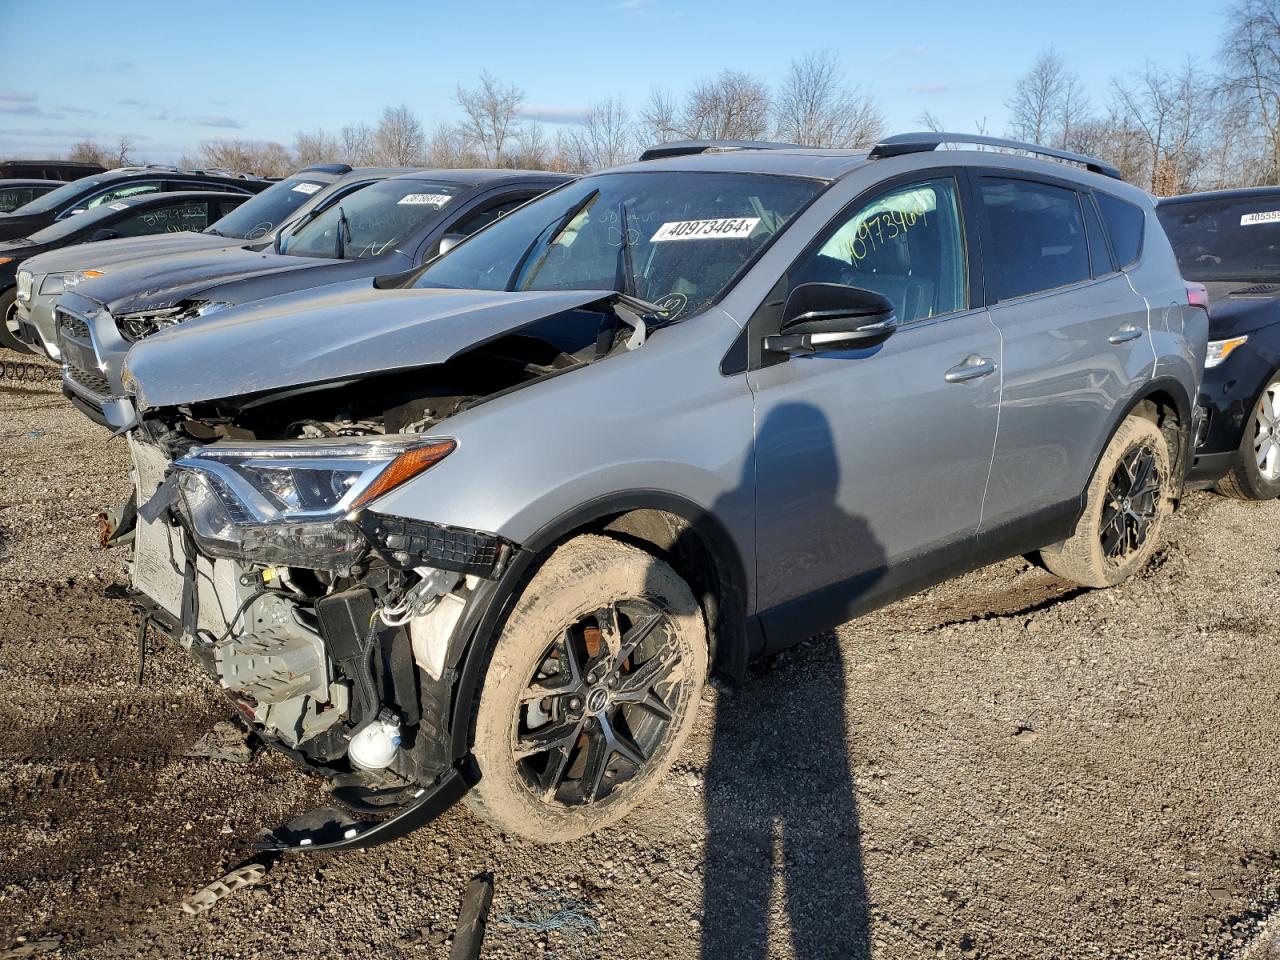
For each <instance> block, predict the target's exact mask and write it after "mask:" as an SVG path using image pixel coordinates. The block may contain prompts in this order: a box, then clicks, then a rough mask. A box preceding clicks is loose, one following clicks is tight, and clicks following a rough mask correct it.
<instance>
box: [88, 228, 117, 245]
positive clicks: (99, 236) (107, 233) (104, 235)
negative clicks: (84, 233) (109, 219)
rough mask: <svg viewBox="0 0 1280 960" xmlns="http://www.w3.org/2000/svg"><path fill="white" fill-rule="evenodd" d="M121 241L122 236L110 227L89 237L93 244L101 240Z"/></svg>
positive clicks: (100, 229) (101, 229)
mask: <svg viewBox="0 0 1280 960" xmlns="http://www.w3.org/2000/svg"><path fill="white" fill-rule="evenodd" d="M119 239H120V234H118V233H116V232H115V231H114V230H112V229H110V228H108V227H101V228H99V229H97V230H95V231H93V234H92V236H90V237H89V240H90V242H92V243H96V242H97V241H99V240H119Z"/></svg>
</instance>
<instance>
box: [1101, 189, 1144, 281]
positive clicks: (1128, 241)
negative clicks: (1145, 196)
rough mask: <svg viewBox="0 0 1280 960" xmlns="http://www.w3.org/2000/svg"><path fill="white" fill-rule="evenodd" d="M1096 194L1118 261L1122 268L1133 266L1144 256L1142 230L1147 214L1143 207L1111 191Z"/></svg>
mask: <svg viewBox="0 0 1280 960" xmlns="http://www.w3.org/2000/svg"><path fill="white" fill-rule="evenodd" d="M1095 196H1096V197H1097V198H1098V211H1099V212H1100V213H1101V214H1102V222H1103V223H1105V224H1106V225H1107V233H1108V234H1109V235H1110V236H1111V249H1112V250H1113V251H1114V252H1115V255H1116V262H1117V263H1118V264H1119V265H1120V269H1121V270H1123V269H1125V268H1126V267H1131V266H1133V265H1134V264H1135V263H1137V262H1138V257H1140V256H1142V232H1143V228H1144V226H1145V224H1146V221H1147V215H1146V214H1145V213H1144V212H1143V211H1142V208H1141V207H1137V206H1134V205H1133V204H1132V203H1129V202H1128V201H1127V200H1121V199H1120V198H1119V197H1113V196H1111V195H1110V194H1109V193H1097V194H1095Z"/></svg>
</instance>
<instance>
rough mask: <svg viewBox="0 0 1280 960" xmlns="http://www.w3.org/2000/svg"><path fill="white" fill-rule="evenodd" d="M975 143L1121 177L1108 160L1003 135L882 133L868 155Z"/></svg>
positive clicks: (876, 156) (877, 157) (878, 156)
mask: <svg viewBox="0 0 1280 960" xmlns="http://www.w3.org/2000/svg"><path fill="white" fill-rule="evenodd" d="M968 143H972V144H976V145H978V146H984V147H999V148H1000V149H1002V150H1019V151H1021V152H1023V153H1030V154H1032V155H1034V156H1037V157H1048V158H1049V159H1051V160H1062V161H1065V162H1066V163H1077V164H1079V165H1080V166H1082V167H1084V168H1085V169H1086V170H1088V171H1090V172H1091V173H1100V174H1102V176H1104V177H1111V178H1112V179H1113V180H1123V179H1124V177H1122V176H1121V175H1120V171H1119V170H1117V169H1116V168H1115V167H1113V166H1111V164H1109V163H1105V162H1103V161H1102V160H1099V159H1097V158H1096V157H1087V156H1085V155H1084V154H1083V153H1072V152H1070V151H1069V150H1055V149H1054V148H1053V147H1042V146H1040V145H1039V144H1035V143H1022V142H1021V141H1018V140H1006V139H1005V138H1003V137H988V136H984V135H982V134H977V133H900V134H897V135H896V136H893V137H885V138H884V139H883V140H881V141H880V142H879V143H877V144H876V145H875V146H874V147H872V148H871V153H870V154H869V155H868V158H869V159H871V160H883V159H885V158H886V157H900V156H903V155H904V154H908V153H928V152H929V151H930V150H936V149H938V147H940V146H942V145H943V144H968Z"/></svg>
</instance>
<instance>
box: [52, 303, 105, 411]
mask: <svg viewBox="0 0 1280 960" xmlns="http://www.w3.org/2000/svg"><path fill="white" fill-rule="evenodd" d="M54 316H55V318H56V320H57V336H58V347H59V349H60V350H61V351H62V374H63V376H64V377H66V378H67V379H68V380H70V381H71V382H72V383H74V384H75V385H77V386H79V387H80V388H81V389H83V390H87V391H88V392H89V393H92V394H94V395H95V396H98V397H102V398H103V399H106V398H107V397H110V396H111V383H110V381H109V380H107V378H106V377H104V376H103V375H102V373H101V371H99V370H98V364H97V356H98V354H97V351H96V350H94V348H93V338H92V337H91V336H90V335H89V324H87V323H86V322H85V321H84V320H82V319H81V318H80V317H77V316H76V315H75V314H72V313H67V311H65V310H63V309H61V308H60V307H56V308H54Z"/></svg>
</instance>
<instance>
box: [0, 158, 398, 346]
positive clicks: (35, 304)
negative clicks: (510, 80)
mask: <svg viewBox="0 0 1280 960" xmlns="http://www.w3.org/2000/svg"><path fill="white" fill-rule="evenodd" d="M412 169H413V168H411V167H356V168H352V167H349V166H347V165H346V164H320V165H317V166H314V167H306V168H305V169H303V170H299V171H298V172H297V173H295V174H293V175H292V176H290V177H288V178H286V179H284V180H282V181H280V182H279V183H275V184H272V185H271V186H270V187H268V188H267V189H266V190H263V191H262V192H261V193H260V194H258V195H257V196H256V197H253V198H251V199H249V200H248V201H247V202H246V203H244V204H243V205H241V206H240V207H238V208H237V209H236V210H235V211H234V212H232V213H231V214H228V215H227V216H226V217H224V218H223V219H221V220H219V221H218V222H217V223H214V224H212V225H211V226H209V227H208V228H206V229H205V230H204V231H202V232H200V233H181V234H164V235H156V236H148V237H126V238H123V239H120V240H105V241H103V242H101V243H98V244H95V245H94V246H93V247H92V248H91V249H89V250H81V249H74V248H73V249H66V250H61V251H55V252H53V253H46V254H41V255H40V256H37V257H32V258H30V259H29V260H28V261H27V262H26V263H25V264H24V265H23V268H22V270H21V271H20V274H21V273H26V274H28V276H27V277H26V278H24V277H23V276H21V275H19V277H18V280H19V285H20V286H22V287H23V288H24V289H27V290H29V293H28V294H27V296H26V297H25V298H23V299H19V300H18V301H17V303H16V307H17V311H16V313H15V314H14V316H13V318H11V326H10V327H9V328H8V329H9V332H10V341H11V344H12V342H13V341H14V339H15V338H16V340H17V341H20V343H21V345H22V346H23V347H26V348H30V349H33V350H35V351H38V352H43V353H46V354H47V355H48V356H49V357H50V358H52V359H54V360H57V359H59V354H58V347H57V343H56V340H55V336H54V322H53V308H54V304H55V303H56V301H57V298H58V296H59V295H60V294H61V293H62V291H63V289H64V288H65V286H66V285H67V282H68V281H70V282H71V285H74V284H76V283H78V282H80V280H81V279H83V278H84V277H87V276H90V275H92V276H98V275H100V274H102V273H103V272H105V271H108V270H115V269H122V268H124V267H125V266H126V265H128V264H133V263H139V262H143V261H146V260H150V259H153V258H155V257H158V256H163V255H165V254H170V253H179V252H190V251H193V250H216V249H219V248H222V247H229V246H253V247H254V248H262V247H265V246H266V245H268V244H270V242H271V240H272V237H273V235H274V234H275V232H276V230H278V229H280V227H282V226H283V225H284V224H286V223H288V222H289V221H290V220H292V219H297V218H300V217H304V216H306V214H307V213H308V212H309V211H310V210H312V209H314V208H316V207H319V206H323V205H324V204H327V203H328V202H330V201H331V200H333V199H336V198H338V197H343V196H346V195H347V194H349V193H352V192H354V191H356V190H359V189H361V188H362V187H367V186H369V185H370V184H372V183H377V182H378V181H379V180H385V179H386V178H387V177H394V176H399V175H400V174H402V173H409V172H411V170H412ZM263 231H266V232H265V233H264V232H263ZM250 235H252V237H251V236H250ZM243 240H249V241H251V242H250V244H237V243H236V241H243ZM15 327H16V329H15Z"/></svg>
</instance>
